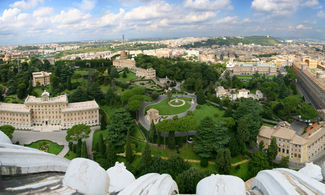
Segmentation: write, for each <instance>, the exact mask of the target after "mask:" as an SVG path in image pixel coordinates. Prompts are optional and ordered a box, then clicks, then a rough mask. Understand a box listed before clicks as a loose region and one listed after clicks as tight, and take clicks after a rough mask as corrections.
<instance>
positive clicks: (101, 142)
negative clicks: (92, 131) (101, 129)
mask: <svg viewBox="0 0 325 195" xmlns="http://www.w3.org/2000/svg"><path fill="white" fill-rule="evenodd" d="M98 150H99V151H98V152H99V153H100V154H101V155H102V156H104V155H105V153H106V144H105V142H104V138H103V134H99V139H98Z"/></svg>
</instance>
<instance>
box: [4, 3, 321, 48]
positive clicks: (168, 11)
mask: <svg viewBox="0 0 325 195" xmlns="http://www.w3.org/2000/svg"><path fill="white" fill-rule="evenodd" d="M122 34H124V35H125V37H126V38H127V39H147V38H174V37H188V36H237V35H241V36H249V35H271V36H274V37H279V38H286V39H315V40H325V0H18V1H17V0H16V1H10V0H0V45H12V44H20V45H22V44H32V43H48V42H65V41H85V40H114V39H121V37H122Z"/></svg>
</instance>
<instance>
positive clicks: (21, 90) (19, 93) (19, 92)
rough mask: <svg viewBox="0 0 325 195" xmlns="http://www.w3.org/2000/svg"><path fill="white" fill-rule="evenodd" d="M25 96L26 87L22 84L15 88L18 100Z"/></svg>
mask: <svg viewBox="0 0 325 195" xmlns="http://www.w3.org/2000/svg"><path fill="white" fill-rule="evenodd" d="M25 96H26V85H25V84H24V83H20V84H19V85H18V87H17V97H18V98H19V99H23V98H24V97H25Z"/></svg>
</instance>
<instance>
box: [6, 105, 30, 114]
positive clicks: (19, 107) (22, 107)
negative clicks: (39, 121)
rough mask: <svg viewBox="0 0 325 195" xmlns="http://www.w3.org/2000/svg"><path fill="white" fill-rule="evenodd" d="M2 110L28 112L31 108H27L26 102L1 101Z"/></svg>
mask: <svg viewBox="0 0 325 195" xmlns="http://www.w3.org/2000/svg"><path fill="white" fill-rule="evenodd" d="M0 110H1V111H8V112H12V111H15V112H26V113H28V112H29V111H30V109H27V108H26V107H25V105H24V104H11V103H0Z"/></svg>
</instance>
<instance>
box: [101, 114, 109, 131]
mask: <svg viewBox="0 0 325 195" xmlns="http://www.w3.org/2000/svg"><path fill="white" fill-rule="evenodd" d="M106 127H107V122H106V114H105V113H104V112H102V115H101V119H100V129H101V130H104V129H106Z"/></svg>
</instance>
